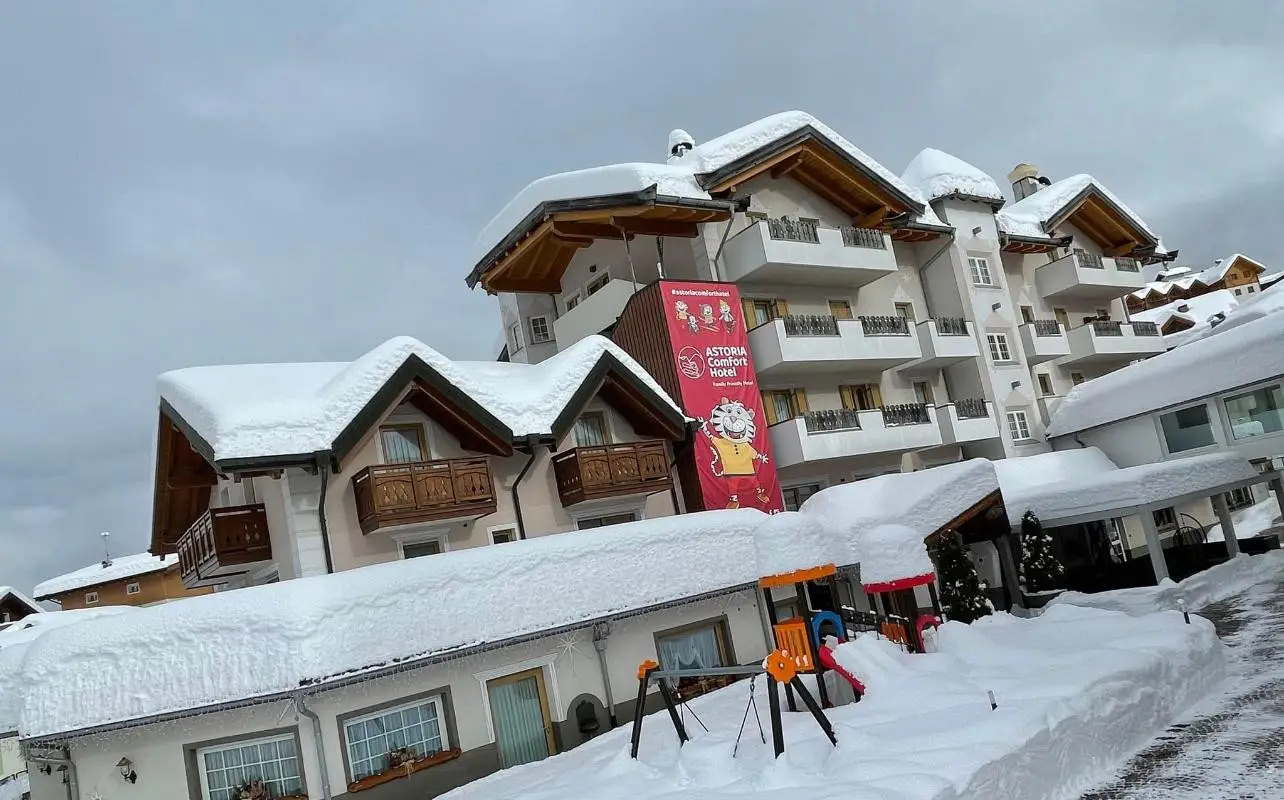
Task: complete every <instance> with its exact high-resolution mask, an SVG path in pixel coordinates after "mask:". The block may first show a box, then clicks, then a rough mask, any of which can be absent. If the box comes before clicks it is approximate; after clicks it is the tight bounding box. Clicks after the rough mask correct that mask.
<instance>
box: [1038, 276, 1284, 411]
mask: <svg viewBox="0 0 1284 800" xmlns="http://www.w3.org/2000/svg"><path fill="white" fill-rule="evenodd" d="M1272 295H1274V296H1272ZM1280 310H1284V292H1280V291H1279V290H1278V289H1277V288H1272V289H1270V290H1269V291H1266V292H1263V293H1262V295H1261V297H1260V299H1258V300H1256V301H1255V302H1252V303H1244V304H1242V305H1240V306H1238V307H1237V308H1236V309H1235V310H1234V311H1232V312H1231V313H1230V314H1229V315H1228V316H1227V318H1226V321H1225V322H1223V323H1221V324H1220V325H1218V326H1217V327H1216V328H1213V329H1212V330H1211V331H1210V332H1209V333H1208V335H1207V336H1205V337H1204V338H1202V339H1197V340H1194V341H1190V342H1187V343H1186V344H1183V345H1182V346H1181V347H1176V348H1174V349H1172V350H1169V351H1168V352H1167V353H1162V354H1160V355H1157V356H1154V357H1153V358H1148V359H1146V360H1145V361H1140V362H1138V363H1135V364H1129V365H1128V366H1126V367H1124V368H1123V369H1120V370H1116V371H1114V372H1110V373H1107V374H1105V375H1102V376H1101V377H1099V378H1093V379H1092V380H1090V381H1087V382H1085V383H1081V384H1079V385H1078V386H1076V387H1074V388H1073V389H1072V390H1071V391H1070V394H1068V395H1066V398H1065V400H1063V401H1061V404H1060V405H1059V406H1057V409H1056V411H1055V412H1053V414H1052V419H1051V420H1050V422H1049V424H1048V435H1049V436H1065V435H1068V434H1071V433H1076V432H1078V431H1082V430H1087V429H1088V428H1095V427H1097V426H1098V425H1105V424H1107V423H1110V422H1115V421H1116V420H1122V419H1129V418H1130V417H1136V416H1140V415H1142V414H1148V413H1150V412H1152V411H1158V410H1159V409H1163V408H1170V407H1172V406H1176V405H1180V404H1182V403H1186V402H1189V401H1192V400H1198V399H1199V398H1201V397H1208V396H1209V395H1215V394H1219V393H1221V392H1227V391H1230V390H1231V389H1236V388H1238V387H1240V386H1247V385H1250V384H1253V383H1257V382H1259V381H1264V380H1267V379H1269V378H1273V377H1277V376H1279V375H1284V351H1282V350H1281V349H1280V347H1279V342H1280V340H1281V338H1284V314H1281V313H1277V312H1279V311H1280Z"/></svg>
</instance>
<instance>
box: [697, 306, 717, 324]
mask: <svg viewBox="0 0 1284 800" xmlns="http://www.w3.org/2000/svg"><path fill="white" fill-rule="evenodd" d="M700 324H701V325H703V326H704V328H705V330H710V331H717V330H718V321H717V320H716V319H714V316H713V306H711V305H709V304H708V303H701V304H700Z"/></svg>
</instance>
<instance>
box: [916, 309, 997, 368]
mask: <svg viewBox="0 0 1284 800" xmlns="http://www.w3.org/2000/svg"><path fill="white" fill-rule="evenodd" d="M914 331H915V333H916V334H917V335H918V346H919V350H921V351H922V353H923V357H922V358H920V359H918V360H917V361H915V362H913V363H911V364H908V365H906V366H904V367H901V371H902V372H906V373H909V372H934V371H936V370H938V369H941V368H942V367H948V366H949V365H950V364H957V363H959V362H960V361H966V360H968V359H969V358H978V357H980V355H981V347H980V345H978V344H977V343H976V336H975V335H974V334H973V330H972V323H970V322H968V321H967V320H965V319H963V318H962V317H939V318H937V319H927V320H923V321H922V322H920V323H918V324H917V325H915V326H914Z"/></svg>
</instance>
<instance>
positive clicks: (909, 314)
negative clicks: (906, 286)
mask: <svg viewBox="0 0 1284 800" xmlns="http://www.w3.org/2000/svg"><path fill="white" fill-rule="evenodd" d="M896 316H898V317H900V318H901V319H903V320H905V321H906V322H908V323H909V324H911V325H913V324H914V306H913V304H911V303H897V304H896Z"/></svg>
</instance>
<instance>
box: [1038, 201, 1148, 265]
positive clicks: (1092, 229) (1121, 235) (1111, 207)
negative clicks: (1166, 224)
mask: <svg viewBox="0 0 1284 800" xmlns="http://www.w3.org/2000/svg"><path fill="white" fill-rule="evenodd" d="M1067 223H1068V224H1070V225H1072V226H1074V227H1075V228H1076V229H1077V230H1079V231H1081V232H1082V233H1083V234H1084V235H1085V236H1087V237H1088V238H1089V239H1091V240H1092V241H1093V243H1095V244H1096V245H1097V246H1098V247H1100V248H1101V250H1102V252H1103V253H1104V254H1105V255H1107V256H1110V257H1115V256H1124V255H1129V254H1130V253H1133V252H1134V251H1137V250H1150V251H1151V252H1153V251H1154V248H1155V246H1156V245H1157V244H1158V242H1157V241H1156V239H1155V238H1154V236H1152V235H1151V234H1150V233H1149V232H1148V231H1147V230H1145V229H1144V228H1143V227H1142V226H1141V225H1139V224H1138V223H1137V222H1136V221H1135V220H1134V219H1133V218H1132V216H1131V215H1130V214H1128V213H1126V212H1125V211H1124V210H1123V209H1121V208H1120V207H1119V206H1118V205H1117V204H1116V203H1115V202H1114V200H1112V199H1111V198H1109V197H1107V196H1106V195H1105V194H1104V193H1103V192H1101V191H1100V190H1099V189H1097V187H1096V185H1095V184H1091V183H1090V184H1088V185H1087V186H1085V187H1084V188H1083V189H1082V190H1081V191H1080V192H1079V193H1078V194H1077V195H1075V197H1074V198H1073V199H1072V200H1071V201H1070V202H1068V203H1066V205H1065V206H1063V207H1062V208H1061V210H1060V211H1058V212H1057V213H1056V214H1054V215H1053V216H1052V217H1051V218H1049V219H1048V221H1047V223H1046V228H1047V229H1048V230H1055V229H1057V228H1058V227H1060V226H1061V225H1064V224H1067Z"/></svg>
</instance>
